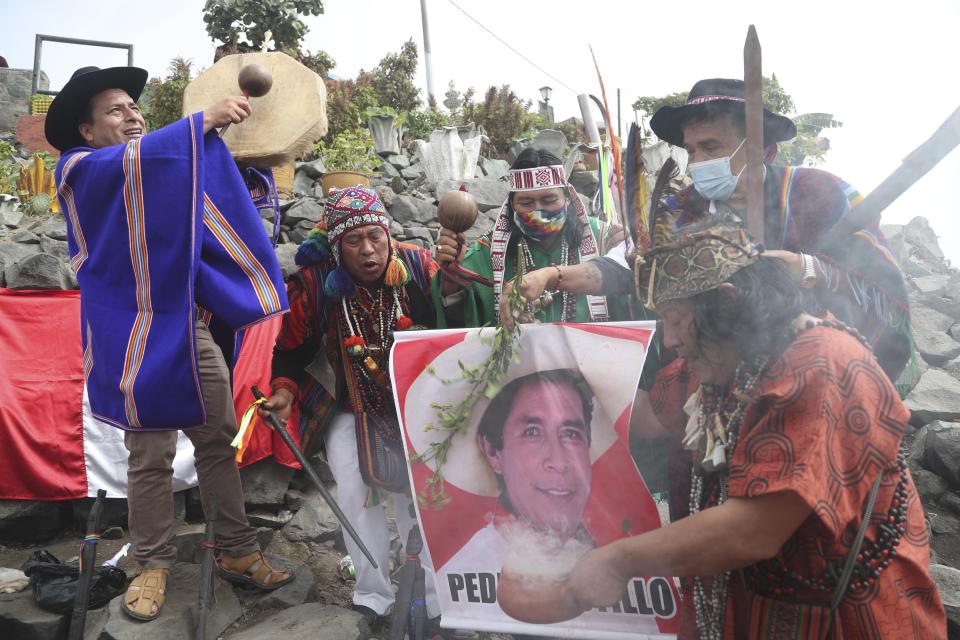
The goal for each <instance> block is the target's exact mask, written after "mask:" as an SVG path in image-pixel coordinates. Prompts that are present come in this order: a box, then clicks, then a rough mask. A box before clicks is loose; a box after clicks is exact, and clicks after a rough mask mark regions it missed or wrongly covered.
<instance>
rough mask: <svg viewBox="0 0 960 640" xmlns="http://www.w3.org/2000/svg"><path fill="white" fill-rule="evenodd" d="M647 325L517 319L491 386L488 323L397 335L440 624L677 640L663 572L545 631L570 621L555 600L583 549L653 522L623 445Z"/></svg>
mask: <svg viewBox="0 0 960 640" xmlns="http://www.w3.org/2000/svg"><path fill="white" fill-rule="evenodd" d="M654 329H655V323H653V322H625V323H606V324H545V325H523V327H522V331H521V333H520V336H519V339H518V341H517V342H516V343H515V346H514V348H513V353H511V354H509V355H510V357H509V363H504V362H502V357H501V362H499V366H500V368H501V370H505V371H506V373H505V374H503V375H502V376H501V377H500V378H499V379H496V380H494V382H493V383H491V382H490V380H491V378H490V376H489V372H490V371H491V370H496V368H497V366H498V364H497V362H495V361H494V360H491V353H492V352H493V349H494V345H493V340H494V337H495V335H496V329H493V328H484V329H450V330H438V331H418V332H398V333H396V334H395V339H396V343H395V345H394V347H393V353H392V357H391V359H390V362H391V365H390V366H391V376H392V379H393V388H394V399H395V401H396V404H397V411H398V415H399V416H400V418H401V424H402V427H403V431H404V443H405V446H406V449H407V454H408V457H409V458H410V460H411V464H410V475H411V483H412V486H413V490H414V492H415V493H416V494H417V496H418V500H417V502H418V506H417V510H418V516H419V518H420V522H421V526H422V530H423V537H424V540H425V543H426V547H427V551H428V553H429V556H430V559H431V563H432V565H433V567H434V570H435V571H436V574H437V591H438V595H439V599H440V606H441V612H442V624H443V626H444V627H448V628H462V629H477V630H481V631H489V632H500V633H514V634H530V635H541V636H551V637H569V638H611V639H612V638H646V637H650V638H663V637H670V636H672V635H673V634H675V633H676V629H677V620H678V615H679V612H678V610H679V595H678V593H677V589H676V586H675V582H674V580H673V579H672V578H670V577H666V576H637V577H636V578H634V579H633V580H631V582H630V584H629V585H628V588H627V591H626V592H625V593H624V595H623V599H622V600H621V601H620V602H619V603H617V604H616V605H615V606H612V607H607V608H603V609H593V610H590V611H587V612H585V613H583V614H581V615H579V616H576V617H573V618H569V616H568V618H569V619H564V620H563V621H559V622H549V623H545V622H544V621H546V620H556V619H558V616H559V617H562V616H563V613H564V612H563V611H562V607H560V603H561V602H562V601H563V599H562V598H561V597H559V596H558V594H559V593H561V591H560V590H562V585H563V581H564V578H565V576H566V575H567V573H568V572H569V571H570V569H572V567H573V565H574V564H575V563H576V561H577V559H578V558H579V557H580V556H581V555H582V554H583V553H586V552H587V551H589V550H590V549H591V548H593V547H597V546H602V545H604V544H606V543H609V542H612V541H613V540H616V539H619V538H622V537H626V536H631V535H637V534H640V533H643V532H645V531H649V530H651V529H655V528H658V527H659V526H660V517H659V514H658V511H657V506H656V503H655V502H654V500H653V497H652V496H651V495H650V492H649V491H648V489H647V487H646V484H645V483H644V481H643V476H642V474H641V472H640V471H639V470H638V469H637V468H636V466H635V464H634V462H633V459H632V458H631V456H630V453H629V447H628V430H629V422H630V412H631V409H632V406H633V401H634V396H635V392H636V389H637V383H638V381H639V379H640V372H641V370H642V369H643V362H644V359H645V356H646V351H647V348H648V346H649V344H650V342H651V339H652V337H653V332H654ZM506 364H508V365H509V366H505V365H506ZM484 371H486V372H487V373H486V374H484V373H483V372H484ZM451 425H452V427H453V428H451ZM438 468H439V473H438ZM441 476H442V484H441V483H440V477H441ZM558 607H559V608H560V609H561V610H560V611H558Z"/></svg>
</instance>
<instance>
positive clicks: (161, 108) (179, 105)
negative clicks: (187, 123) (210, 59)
mask: <svg viewBox="0 0 960 640" xmlns="http://www.w3.org/2000/svg"><path fill="white" fill-rule="evenodd" d="M191 66H192V63H191V62H190V61H189V60H184V59H183V58H174V59H173V60H171V61H170V66H169V67H168V70H169V71H170V75H168V76H167V77H166V78H164V79H162V80H161V79H159V78H152V79H151V80H150V82H148V83H147V86H146V87H145V88H144V91H143V97H142V98H141V99H140V102H141V104H142V108H143V119H144V120H145V121H146V123H147V129H148V130H149V131H155V130H157V129H159V128H160V127H165V126H167V125H168V124H170V123H171V122H176V121H177V120H179V119H180V118H181V117H182V112H183V90H184V89H186V88H187V85H188V84H190V68H191Z"/></svg>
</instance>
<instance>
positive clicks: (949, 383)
mask: <svg viewBox="0 0 960 640" xmlns="http://www.w3.org/2000/svg"><path fill="white" fill-rule="evenodd" d="M904 404H905V405H906V407H907V408H908V409H910V411H912V412H913V416H912V417H911V420H910V421H911V422H913V423H914V424H927V423H928V422H932V421H934V420H948V421H949V420H960V380H957V379H956V378H953V377H952V376H951V375H950V374H948V373H945V372H943V371H940V370H939V369H928V370H927V371H926V373H924V374H923V375H922V376H920V381H919V382H917V386H916V387H914V388H913V391H911V392H910V393H909V394H908V395H907V397H906V399H905V400H904Z"/></svg>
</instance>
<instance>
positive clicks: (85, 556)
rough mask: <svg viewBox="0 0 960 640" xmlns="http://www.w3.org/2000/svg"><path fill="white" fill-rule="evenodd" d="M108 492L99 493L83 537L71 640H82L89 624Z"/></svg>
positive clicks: (71, 618) (101, 491) (88, 517)
mask: <svg viewBox="0 0 960 640" xmlns="http://www.w3.org/2000/svg"><path fill="white" fill-rule="evenodd" d="M106 496H107V492H106V491H104V490H103V489H100V490H99V491H97V499H96V500H95V501H94V503H93V506H92V507H90V515H88V516H87V534H86V535H85V536H84V537H83V547H82V548H81V549H80V577H79V580H78V582H77V595H76V597H75V598H74V601H73V615H72V616H71V617H70V634H69V635H68V636H67V637H68V638H69V640H82V638H83V629H84V627H85V626H86V624H87V606H88V605H89V604H90V582H91V581H92V580H93V572H94V570H95V569H96V567H97V540H99V539H100V520H101V518H102V516H103V499H104V498H105V497H106Z"/></svg>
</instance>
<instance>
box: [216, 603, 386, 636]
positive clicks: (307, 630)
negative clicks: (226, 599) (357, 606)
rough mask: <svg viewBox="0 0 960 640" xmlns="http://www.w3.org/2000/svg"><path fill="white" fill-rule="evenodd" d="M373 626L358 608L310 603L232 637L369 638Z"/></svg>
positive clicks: (275, 616) (276, 615)
mask: <svg viewBox="0 0 960 640" xmlns="http://www.w3.org/2000/svg"><path fill="white" fill-rule="evenodd" d="M369 637H370V627H369V626H368V625H367V623H366V621H365V620H364V619H363V616H362V615H360V614H359V613H357V612H356V611H350V610H348V609H342V608H340V607H335V606H333V605H329V604H320V603H316V602H311V603H309V604H302V605H300V606H297V607H291V608H290V609H285V610H283V611H280V612H279V613H275V614H274V615H272V616H270V617H269V618H267V619H266V620H263V621H261V622H258V623H257V624H255V625H253V626H252V627H249V628H247V629H244V630H243V631H241V632H239V633H236V634H234V635H232V636H230V640H367V638H369Z"/></svg>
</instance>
